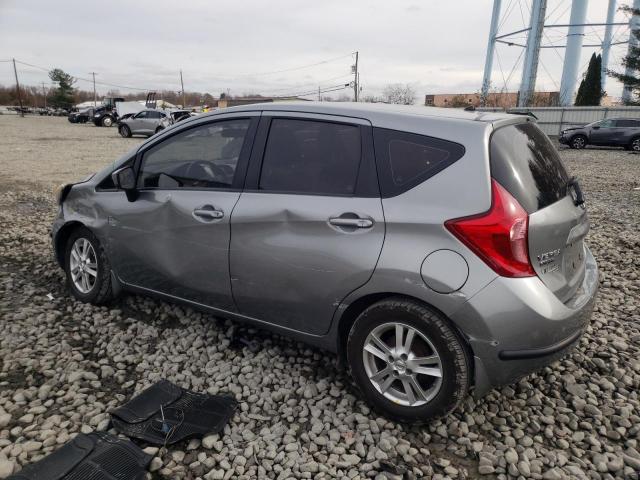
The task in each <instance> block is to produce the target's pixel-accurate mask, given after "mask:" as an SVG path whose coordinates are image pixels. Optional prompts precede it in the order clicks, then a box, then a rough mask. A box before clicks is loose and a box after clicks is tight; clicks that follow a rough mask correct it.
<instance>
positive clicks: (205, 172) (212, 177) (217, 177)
mask: <svg viewBox="0 0 640 480" xmlns="http://www.w3.org/2000/svg"><path fill="white" fill-rule="evenodd" d="M185 177H186V178H188V179H189V181H190V183H191V186H194V187H200V186H207V184H208V183H218V184H222V185H224V184H225V183H226V182H224V179H225V178H226V177H227V173H226V172H225V170H224V169H223V168H221V167H220V166H218V165H213V164H211V163H209V162H207V161H204V160H196V161H195V162H192V163H190V164H189V166H188V167H187V171H186V173H185ZM221 180H222V181H221Z"/></svg>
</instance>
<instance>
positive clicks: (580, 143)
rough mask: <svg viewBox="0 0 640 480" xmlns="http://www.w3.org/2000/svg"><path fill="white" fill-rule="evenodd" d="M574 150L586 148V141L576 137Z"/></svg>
mask: <svg viewBox="0 0 640 480" xmlns="http://www.w3.org/2000/svg"><path fill="white" fill-rule="evenodd" d="M572 143H573V148H584V145H585V141H584V138H582V137H576V138H574V139H573V142H572Z"/></svg>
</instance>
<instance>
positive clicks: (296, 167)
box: [259, 118, 362, 195]
mask: <svg viewBox="0 0 640 480" xmlns="http://www.w3.org/2000/svg"><path fill="white" fill-rule="evenodd" d="M361 142H362V141H361V135H360V127H358V126H355V125H347V124H342V123H329V122H321V121H316V120H295V119H288V118H282V119H274V120H272V122H271V128H270V130H269V139H268V140H267V146H266V147H265V151H264V158H263V160H262V171H261V173H260V182H259V186H260V189H261V190H270V191H279V192H291V193H308V194H316V195H352V194H353V193H354V192H355V188H356V182H357V178H358V168H359V167H360V158H361V156H362V150H361Z"/></svg>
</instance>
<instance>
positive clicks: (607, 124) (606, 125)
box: [596, 120, 615, 128]
mask: <svg viewBox="0 0 640 480" xmlns="http://www.w3.org/2000/svg"><path fill="white" fill-rule="evenodd" d="M596 126H598V127H600V128H611V127H613V126H615V125H614V123H613V120H603V121H601V122H600V123H596Z"/></svg>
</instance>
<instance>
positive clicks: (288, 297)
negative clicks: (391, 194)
mask: <svg viewBox="0 0 640 480" xmlns="http://www.w3.org/2000/svg"><path fill="white" fill-rule="evenodd" d="M267 132H268V134H267ZM258 139H260V140H259V141H258ZM265 139H266V140H265ZM258 143H262V144H264V145H265V147H264V155H263V156H262V155H261V154H262V151H263V150H262V148H261V146H260V148H259V147H258ZM256 150H258V155H257V157H256V155H255V154H254V156H252V159H251V167H250V172H249V174H248V179H247V188H245V191H244V192H243V193H242V195H241V197H240V200H239V201H238V204H237V205H236V208H235V209H234V212H233V215H232V218H231V230H232V232H231V250H230V264H231V281H232V288H233V295H234V298H235V301H236V305H237V307H238V310H239V312H240V313H242V314H243V315H247V316H250V317H254V318H257V319H260V320H262V321H265V322H268V323H271V324H275V325H279V326H283V327H286V328H290V329H293V330H298V331H303V332H306V333H310V334H314V335H321V334H324V333H326V332H327V331H328V330H329V327H330V324H331V320H332V316H333V314H334V312H335V310H336V308H337V306H338V305H339V304H340V302H341V301H342V300H343V299H344V298H345V296H346V295H347V294H349V293H350V292H352V291H353V290H355V289H356V288H358V287H360V286H361V285H364V284H365V283H366V282H367V281H368V280H369V278H370V277H371V275H372V273H373V270H374V269H375V266H376V263H377V260H378V257H379V255H380V251H381V249H382V243H383V239H384V231H385V225H384V219H383V214H382V204H381V200H380V198H379V195H378V193H377V180H376V177H375V165H374V159H373V154H372V148H371V127H370V125H368V124H365V123H364V122H359V123H358V122H357V121H356V120H354V121H353V122H345V120H344V118H341V119H339V120H336V119H334V118H333V117H329V118H325V117H319V116H307V117H305V118H293V117H288V118H282V117H280V118H279V117H273V118H268V117H263V120H262V121H261V125H260V129H259V133H258V136H257V140H256V145H255V146H254V153H255V151H256ZM256 163H258V164H259V165H258V167H259V168H254V167H255V165H256Z"/></svg>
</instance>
